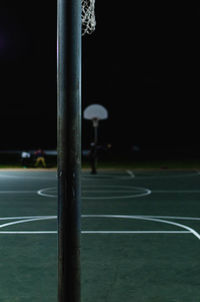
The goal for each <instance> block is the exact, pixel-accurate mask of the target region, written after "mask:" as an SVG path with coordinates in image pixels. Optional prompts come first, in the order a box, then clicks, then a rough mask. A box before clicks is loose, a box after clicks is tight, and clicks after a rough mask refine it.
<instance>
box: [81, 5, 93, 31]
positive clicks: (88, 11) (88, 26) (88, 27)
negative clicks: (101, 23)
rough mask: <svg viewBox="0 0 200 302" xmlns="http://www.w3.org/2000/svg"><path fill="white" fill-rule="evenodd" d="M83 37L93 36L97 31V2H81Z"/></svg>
mask: <svg viewBox="0 0 200 302" xmlns="http://www.w3.org/2000/svg"><path fill="white" fill-rule="evenodd" d="M81 4H82V11H81V19H82V35H83V36H84V35H85V34H91V33H93V31H94V30H95V26H96V19H95V0H81Z"/></svg>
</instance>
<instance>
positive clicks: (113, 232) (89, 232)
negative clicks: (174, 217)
mask: <svg viewBox="0 0 200 302" xmlns="http://www.w3.org/2000/svg"><path fill="white" fill-rule="evenodd" d="M81 233H82V234H191V232H189V231H81Z"/></svg>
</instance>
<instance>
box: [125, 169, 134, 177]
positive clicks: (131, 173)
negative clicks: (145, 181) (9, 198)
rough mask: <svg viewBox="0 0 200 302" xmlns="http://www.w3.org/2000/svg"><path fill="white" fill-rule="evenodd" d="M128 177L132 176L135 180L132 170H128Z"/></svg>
mask: <svg viewBox="0 0 200 302" xmlns="http://www.w3.org/2000/svg"><path fill="white" fill-rule="evenodd" d="M126 172H127V173H128V175H130V177H131V178H135V174H134V173H133V172H132V171H131V170H126Z"/></svg>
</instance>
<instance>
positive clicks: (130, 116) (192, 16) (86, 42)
mask: <svg viewBox="0 0 200 302" xmlns="http://www.w3.org/2000/svg"><path fill="white" fill-rule="evenodd" d="M17 2H18V3H17ZM31 3H32V4H31ZM96 19H97V26H96V31H95V32H94V33H93V34H92V35H90V36H85V37H83V41H82V42H83V43H82V78H83V82H82V108H83V109H84V108H85V107H86V106H88V105H90V104H93V103H98V104H102V105H103V106H105V107H106V108H107V109H108V112H109V119H108V120H107V121H102V122H101V123H100V127H99V140H100V141H101V142H102V143H112V145H113V146H114V147H117V148H121V149H123V148H124V149H128V148H131V146H132V145H139V146H145V145H148V146H164V147H166V146H174V145H182V146H189V145H191V146H194V147H196V146H199V145H200V142H199V115H200V114H199V91H200V89H199V80H200V76H199V74H200V68H199V67H200V58H199V53H200V51H199V50H200V49H199V29H200V16H199V9H198V8H197V7H192V8H188V7H183V6H182V7H180V6H178V5H177V7H176V6H173V7H172V6H170V5H167V4H166V3H165V4H163V3H162V4H159V5H158V3H154V4H152V3H148V2H144V1H143V2H141V3H140V4H134V5H133V6H131V7H128V6H127V3H126V2H123V4H122V2H120V1H118V2H116V1H115V2H114V4H113V1H102V0H97V2H96ZM0 87H1V94H0V95H1V110H0V126H1V145H0V149H8V148H10V149H21V148H27V149H29V148H37V147H38V146H41V147H43V148H49V149H50V148H56V106H57V105H56V1H47V0H44V1H40V2H39V3H38V4H37V3H36V2H29V1H3V3H2V2H1V4H0ZM82 137H83V148H88V146H89V143H90V141H91V139H92V128H91V124H90V123H89V122H88V121H85V120H83V134H82Z"/></svg>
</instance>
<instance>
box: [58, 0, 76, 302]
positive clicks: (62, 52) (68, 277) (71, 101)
mask: <svg viewBox="0 0 200 302" xmlns="http://www.w3.org/2000/svg"><path fill="white" fill-rule="evenodd" d="M57 3H58V4H57V43H58V49H57V55H58V57H57V91H58V96H57V106H58V113H57V118H58V128H57V131H58V133H57V137H58V301H59V302H66V301H68V302H80V204H81V202H80V200H81V190H80V186H81V185H80V169H81V0H57Z"/></svg>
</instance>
